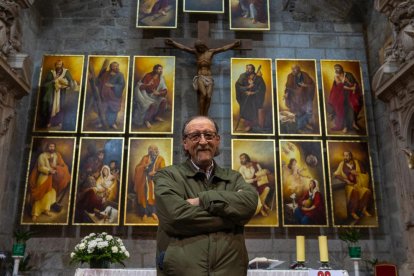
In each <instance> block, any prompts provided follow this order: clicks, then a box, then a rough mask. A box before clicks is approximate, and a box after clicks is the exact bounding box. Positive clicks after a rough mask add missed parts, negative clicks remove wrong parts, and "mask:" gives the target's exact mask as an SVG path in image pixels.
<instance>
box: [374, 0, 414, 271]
mask: <svg viewBox="0 0 414 276" xmlns="http://www.w3.org/2000/svg"><path fill="white" fill-rule="evenodd" d="M375 8H376V9H377V10H378V11H379V12H382V13H384V14H386V15H387V16H388V18H389V20H390V23H391V24H392V27H393V41H392V45H391V46H389V47H388V48H387V49H385V62H384V64H383V65H382V66H381V67H380V68H379V69H378V71H377V72H376V73H375V75H374V77H373V83H372V88H373V91H374V92H375V96H376V97H377V98H378V99H380V100H382V101H384V102H385V103H386V104H387V107H388V111H389V122H390V125H391V131H392V134H393V141H390V143H392V145H393V149H394V150H393V154H392V155H393V156H389V157H388V158H391V160H393V163H394V168H393V169H394V179H393V183H392V184H393V186H394V187H395V191H396V195H395V196H396V199H397V200H398V205H399V215H400V217H401V222H402V223H401V226H400V227H401V233H392V234H391V239H393V238H397V236H399V235H401V234H402V238H403V240H402V241H401V243H400V245H403V246H402V248H400V249H401V250H402V251H403V252H404V257H405V260H404V261H403V263H402V264H400V265H399V268H400V275H413V274H414V243H413V242H412V241H413V240H414V213H413V210H414V186H413V185H412V184H413V183H414V169H410V168H409V161H410V160H409V158H410V157H409V155H410V153H411V154H414V39H413V37H412V34H414V24H413V23H411V22H412V20H413V19H414V15H413V14H412V12H410V11H411V10H412V9H414V1H398V0H376V1H375ZM389 215H393V214H389Z"/></svg>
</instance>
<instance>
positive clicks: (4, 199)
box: [0, 0, 33, 250]
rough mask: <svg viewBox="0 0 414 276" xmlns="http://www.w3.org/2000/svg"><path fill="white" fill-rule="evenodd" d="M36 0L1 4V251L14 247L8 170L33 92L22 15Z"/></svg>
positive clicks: (9, 174)
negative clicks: (25, 102)
mask: <svg viewBox="0 0 414 276" xmlns="http://www.w3.org/2000/svg"><path fill="white" fill-rule="evenodd" d="M32 3H33V0H1V1H0V158H1V162H0V221H1V223H0V250H6V249H9V248H11V244H10V243H11V233H12V232H13V227H14V222H15V216H14V215H15V214H14V208H13V206H14V197H15V196H16V195H15V194H13V193H12V192H10V191H18V190H19V189H18V188H16V187H15V188H14V189H10V187H8V182H9V181H8V179H9V177H11V176H13V174H12V173H10V172H8V171H7V166H8V164H9V162H10V154H11V151H12V150H13V141H12V137H13V134H14V130H15V127H16V125H15V117H16V108H17V106H18V103H19V101H20V99H22V98H23V97H24V96H26V95H28V93H29V91H30V84H29V79H30V78H31V65H30V63H28V62H27V61H28V58H27V57H28V56H27V55H26V54H24V53H21V48H22V43H21V41H22V40H21V29H20V23H19V18H18V16H19V13H20V10H21V9H22V8H28V7H29V6H31V4H32Z"/></svg>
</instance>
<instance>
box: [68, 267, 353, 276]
mask: <svg viewBox="0 0 414 276" xmlns="http://www.w3.org/2000/svg"><path fill="white" fill-rule="evenodd" d="M332 271H335V272H339V274H340V275H343V276H348V272H347V271H345V270H332ZM309 274H310V273H309V271H308V270H263V269H250V270H248V272H247V276H309ZM156 275H157V272H156V270H155V269H154V268H137V269H85V268H78V269H76V273H75V276H156Z"/></svg>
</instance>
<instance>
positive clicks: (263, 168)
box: [231, 139, 279, 227]
mask: <svg viewBox="0 0 414 276" xmlns="http://www.w3.org/2000/svg"><path fill="white" fill-rule="evenodd" d="M231 152H232V159H231V166H232V169H233V170H236V171H238V172H240V173H241V175H242V176H243V178H244V179H245V181H246V182H247V183H249V184H251V185H253V186H254V187H255V189H256V191H257V193H258V197H259V201H258V206H257V209H256V213H255V215H254V216H253V217H252V219H251V220H250V221H249V222H248V223H247V224H246V226H252V227H277V226H279V217H278V214H279V211H278V195H277V193H278V192H277V191H278V188H277V186H276V178H277V176H276V175H277V171H276V154H275V141H274V140H265V139H232V140H231Z"/></svg>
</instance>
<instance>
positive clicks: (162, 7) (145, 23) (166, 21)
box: [136, 0, 178, 29]
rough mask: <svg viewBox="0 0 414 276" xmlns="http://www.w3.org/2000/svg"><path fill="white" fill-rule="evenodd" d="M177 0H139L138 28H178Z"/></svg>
mask: <svg viewBox="0 0 414 276" xmlns="http://www.w3.org/2000/svg"><path fill="white" fill-rule="evenodd" d="M177 6H178V1H177V0H160V1H156V0H138V3H137V20H136V27H137V28H144V29H145V28H148V29H151V28H152V29H175V28H177V10H178V7H177Z"/></svg>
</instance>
